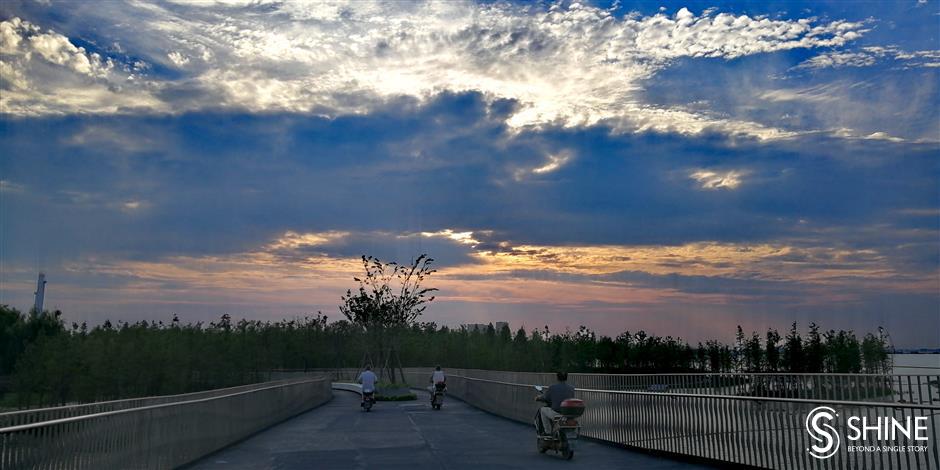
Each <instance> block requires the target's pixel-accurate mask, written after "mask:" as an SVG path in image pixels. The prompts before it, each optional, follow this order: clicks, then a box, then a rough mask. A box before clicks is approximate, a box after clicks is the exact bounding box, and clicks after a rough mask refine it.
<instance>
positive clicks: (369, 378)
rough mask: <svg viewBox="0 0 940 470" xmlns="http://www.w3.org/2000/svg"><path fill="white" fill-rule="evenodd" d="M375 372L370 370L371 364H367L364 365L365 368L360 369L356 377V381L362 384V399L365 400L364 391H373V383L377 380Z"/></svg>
mask: <svg viewBox="0 0 940 470" xmlns="http://www.w3.org/2000/svg"><path fill="white" fill-rule="evenodd" d="M378 379H379V378H378V377H376V375H375V372H372V365H371V364H369V365H367V366H366V370H364V371H362V372H361V373H360V374H359V377H358V378H357V379H356V382H358V383H361V384H362V401H363V403H364V402H365V401H366V393H369V392H372V393H375V383H376V382H377V381H378Z"/></svg>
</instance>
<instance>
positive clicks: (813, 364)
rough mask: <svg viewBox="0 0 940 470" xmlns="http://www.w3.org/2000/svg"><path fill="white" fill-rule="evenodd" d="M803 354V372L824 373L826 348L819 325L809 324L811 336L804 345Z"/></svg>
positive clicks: (809, 335) (808, 336)
mask: <svg viewBox="0 0 940 470" xmlns="http://www.w3.org/2000/svg"><path fill="white" fill-rule="evenodd" d="M803 352H804V354H805V355H804V358H805V360H804V364H805V365H804V369H803V370H804V371H805V372H810V373H819V372H822V371H823V366H824V365H825V361H826V346H825V345H824V344H823V342H822V336H821V335H820V333H819V325H817V324H815V323H810V324H809V334H808V335H807V338H806V342H805V343H804V345H803Z"/></svg>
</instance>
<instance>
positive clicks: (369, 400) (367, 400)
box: [360, 390, 375, 411]
mask: <svg viewBox="0 0 940 470" xmlns="http://www.w3.org/2000/svg"><path fill="white" fill-rule="evenodd" d="M374 404H375V391H374V390H373V391H371V392H362V404H361V405H360V406H362V409H363V410H365V411H372V405H374Z"/></svg>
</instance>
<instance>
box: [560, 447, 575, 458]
mask: <svg viewBox="0 0 940 470" xmlns="http://www.w3.org/2000/svg"><path fill="white" fill-rule="evenodd" d="M561 455H562V457H564V458H565V460H571V459H572V458H574V451H573V450H571V448H568V449H565V451H564V452H563V453H562V454H561Z"/></svg>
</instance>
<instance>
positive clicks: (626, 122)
mask: <svg viewBox="0 0 940 470" xmlns="http://www.w3.org/2000/svg"><path fill="white" fill-rule="evenodd" d="M102 10H103V11H102V12H101V13H100V14H101V15H102V17H105V16H107V17H117V18H124V17H131V16H134V17H143V18H144V19H145V21H143V22H142V23H138V24H137V27H135V29H134V30H133V31H132V32H131V31H126V33H132V34H133V36H130V37H117V38H112V40H114V41H115V42H119V43H120V44H121V45H122V47H128V48H133V49H134V50H137V51H139V52H140V53H141V54H140V55H141V56H143V59H142V60H138V61H135V62H133V63H124V64H122V66H120V67H116V63H115V60H116V59H111V58H108V59H103V58H102V57H100V56H99V55H98V54H97V53H93V54H88V53H86V52H85V51H84V50H83V49H82V48H78V47H75V46H73V45H72V44H71V43H69V41H68V39H67V38H66V37H64V36H62V35H60V34H57V33H54V32H40V30H39V28H38V27H37V26H35V25H32V24H30V23H28V22H24V21H22V20H20V19H19V18H13V19H12V20H10V21H7V22H4V23H3V25H4V26H3V28H4V29H3V31H4V33H3V34H4V36H3V37H4V44H6V45H5V46H4V47H5V48H8V49H10V50H11V54H12V60H11V61H9V64H8V67H9V68H10V69H11V71H10V72H9V75H10V76H11V77H22V76H24V74H28V75H33V74H34V71H35V69H39V68H40V67H41V66H42V64H37V63H36V61H35V59H32V56H33V54H32V53H33V52H39V51H48V53H43V52H40V55H42V57H44V58H46V59H47V60H49V61H50V62H51V63H53V64H58V65H62V66H64V69H63V70H60V71H59V72H58V73H54V74H53V73H50V75H52V76H50V77H46V78H45V79H42V80H40V81H38V83H35V84H32V83H20V81H21V80H20V81H18V82H17V83H19V86H18V88H17V89H18V90H19V91H17V92H16V93H8V94H6V95H5V96H4V97H3V98H0V104H2V105H3V106H4V107H5V108H6V109H8V112H12V113H14V114H35V113H55V112H105V113H113V112H119V111H120V109H122V108H126V107H137V106H145V107H147V108H148V109H149V110H150V111H151V112H158V113H159V112H179V111H183V110H194V109H200V108H206V107H217V106H220V105H221V106H226V107H232V108H241V109H248V110H251V111H267V112H270V111H294V112H317V113H325V114H330V115H337V114H348V113H363V112H369V111H370V110H372V109H374V108H375V103H376V102H377V101H382V100H387V99H389V98H394V97H399V96H413V97H418V98H424V97H427V96H428V95H432V94H436V93H439V92H440V91H442V90H448V91H456V92H460V91H470V90H472V91H478V92H481V93H484V94H486V95H488V96H493V97H496V98H508V99H513V100H516V101H518V102H519V103H520V106H519V108H518V109H517V110H515V111H514V113H513V114H512V115H511V116H510V117H509V118H508V121H507V122H508V123H509V124H510V126H512V127H515V128H521V127H526V126H540V125H547V124H552V123H560V124H562V125H565V126H590V125H594V124H596V123H599V122H607V123H608V125H611V126H612V127H613V128H614V129H616V130H618V131H620V132H640V131H647V130H654V131H660V132H680V133H685V134H698V133H701V132H704V131H706V130H716V131H720V132H727V133H731V134H740V135H746V136H753V137H758V138H761V139H772V138H782V137H788V136H791V135H792V133H791V132H788V131H784V130H780V129H776V128H774V127H773V126H768V125H764V124H760V123H756V122H749V121H736V120H733V119H727V118H726V117H722V116H713V115H709V114H707V113H693V112H688V111H687V110H683V109H678V108H676V109H670V108H657V107H651V106H649V105H647V104H645V103H643V102H642V101H640V100H639V99H638V96H637V93H636V92H637V91H638V90H639V89H640V88H641V87H642V86H643V85H642V82H643V81H644V80H647V79H650V78H651V77H653V76H654V75H655V74H656V73H657V72H658V71H659V70H662V69H663V68H666V67H668V66H669V65H670V63H671V62H672V61H673V60H675V59H678V58H682V57H699V58H721V59H726V60H728V59H735V58H738V57H742V56H747V55H754V54H761V53H770V52H775V51H785V50H790V49H795V48H817V47H837V46H843V45H845V44H846V43H848V42H849V41H852V40H855V39H857V38H859V37H861V35H862V34H863V33H864V32H865V31H866V30H865V28H864V24H863V23H859V22H848V21H831V22H820V21H817V20H814V19H798V20H771V19H768V18H762V17H750V16H747V15H733V14H727V13H718V14H712V13H705V14H702V15H695V14H693V13H692V12H690V11H689V10H688V9H686V8H681V9H679V10H678V11H677V12H676V13H675V14H674V15H669V16H667V15H664V14H655V15H652V16H639V15H627V16H623V17H617V16H615V15H614V14H613V13H612V12H611V11H608V10H604V9H601V8H595V7H590V6H585V5H581V4H579V3H570V4H555V5H552V6H551V7H549V8H547V9H542V8H540V7H519V6H511V5H505V4H488V5H477V4H472V3H465V2H442V3H431V4H414V5H408V6H403V5H401V4H400V3H389V4H382V3H379V4H363V3H359V2H352V3H348V4H343V3H322V4H321V3H313V4H306V3H294V2H287V3H284V4H281V3H277V2H276V3H258V2H245V3H237V2H236V3H212V2H196V3H192V4H190V3H188V2H187V3H185V4H179V5H161V4H131V5H118V4H109V5H108V6H107V8H104V9H102ZM82 13H84V14H87V13H88V12H85V11H83V12H82ZM112 21H113V20H112ZM120 33H121V32H120V31H119V34H120ZM63 54H64V55H63ZM102 61H104V62H102ZM102 64H104V65H102ZM151 65H160V66H162V67H169V68H171V69H174V70H175V71H176V73H173V74H169V75H170V76H173V75H175V76H178V77H179V78H177V79H171V78H170V77H168V76H166V75H167V74H163V75H164V76H161V74H160V73H156V72H155V71H153V70H149V69H151V68H152V67H151ZM115 68H116V70H113V69H115ZM70 73H71V74H75V75H79V76H86V75H94V76H95V77H98V78H99V79H100V80H99V82H97V83H95V84H94V85H92V87H91V90H88V91H85V92H84V93H83V94H82V95H81V96H76V95H75V91H76V88H77V87H76V86H74V84H75V83H76V81H77V79H76V77H72V76H70V75H69V74H70ZM83 83H85V84H86V86H87V85H91V82H89V81H88V80H83ZM131 97H133V98H131Z"/></svg>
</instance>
